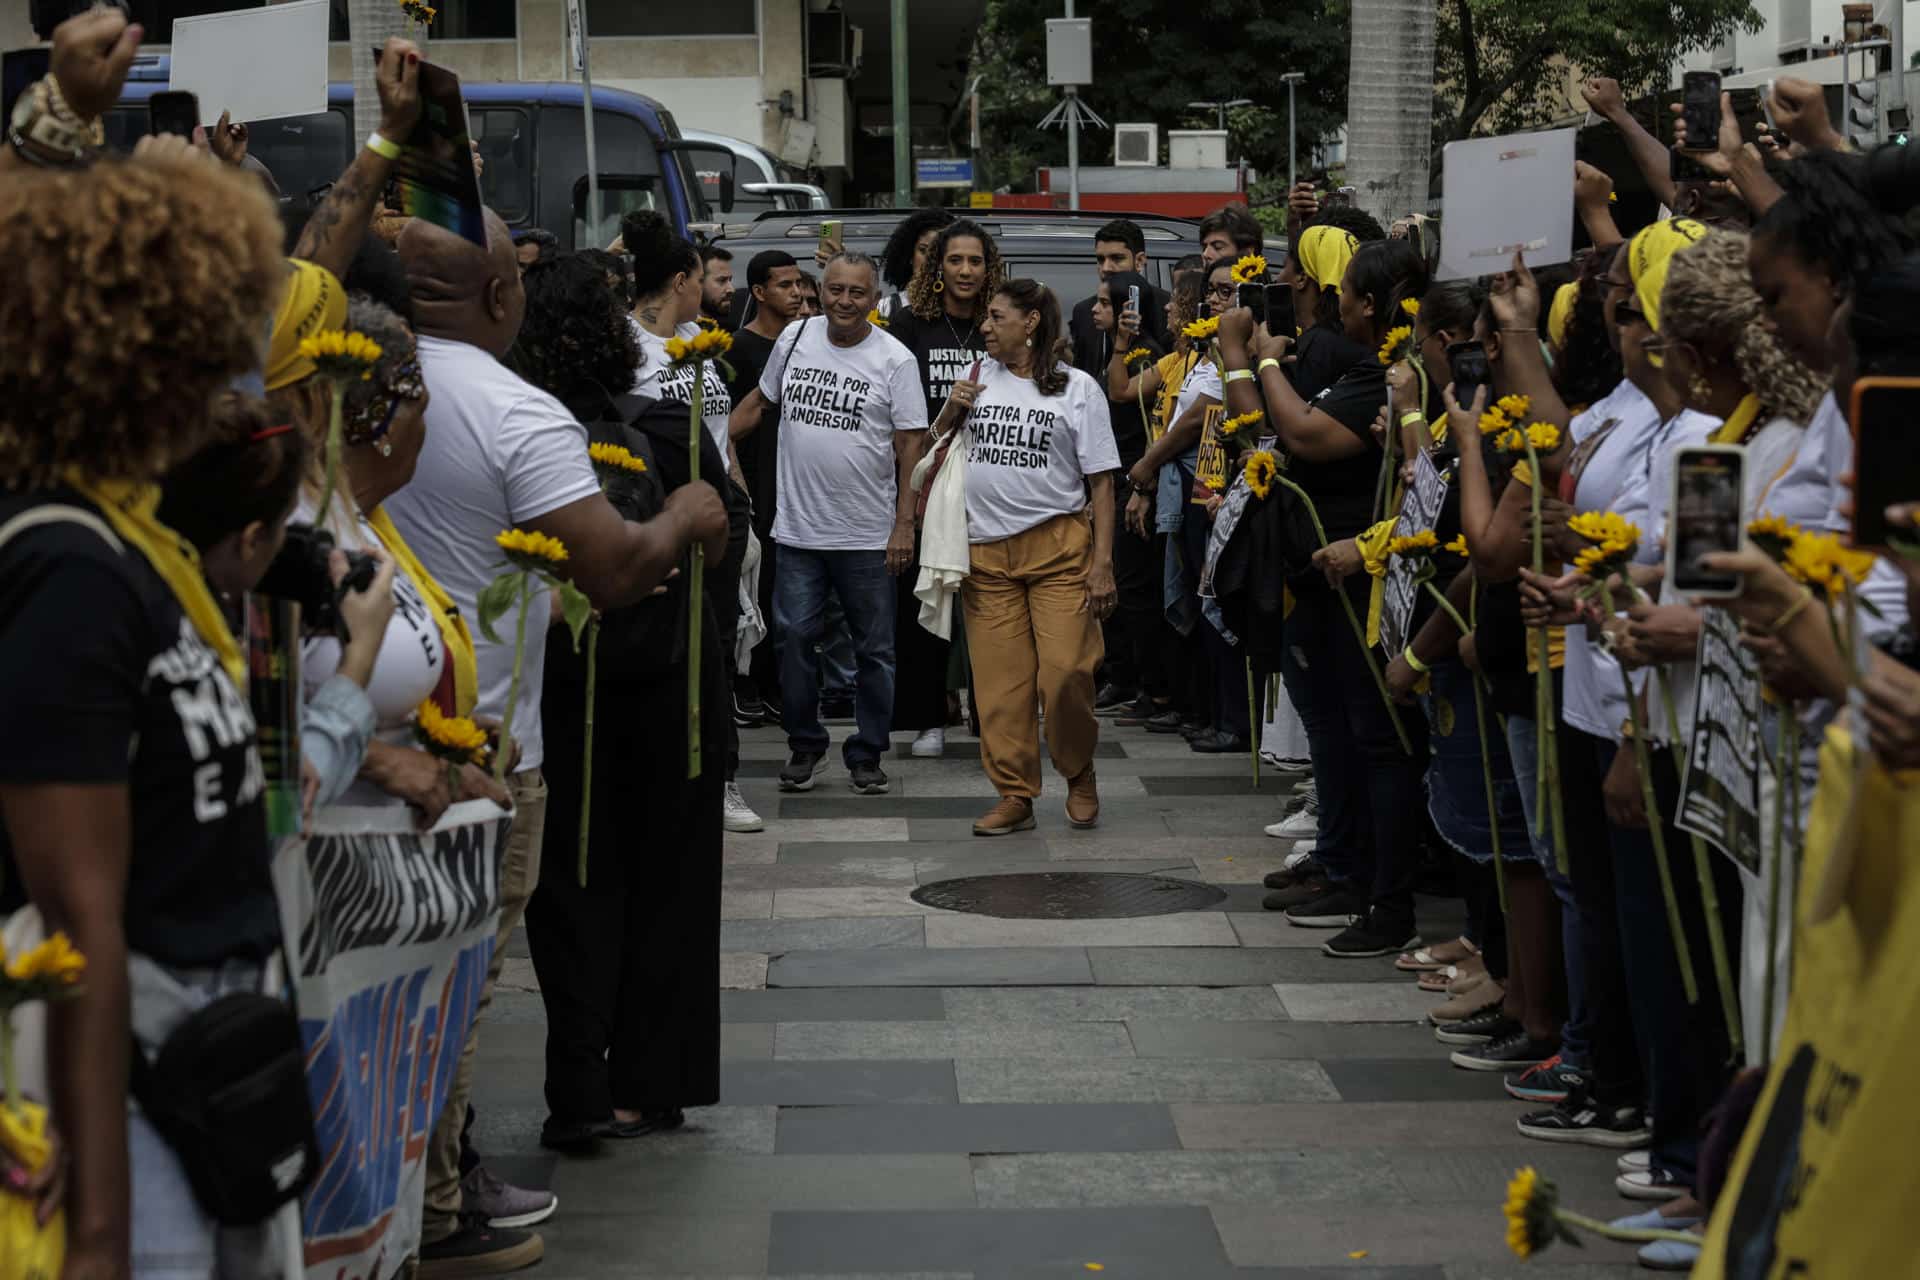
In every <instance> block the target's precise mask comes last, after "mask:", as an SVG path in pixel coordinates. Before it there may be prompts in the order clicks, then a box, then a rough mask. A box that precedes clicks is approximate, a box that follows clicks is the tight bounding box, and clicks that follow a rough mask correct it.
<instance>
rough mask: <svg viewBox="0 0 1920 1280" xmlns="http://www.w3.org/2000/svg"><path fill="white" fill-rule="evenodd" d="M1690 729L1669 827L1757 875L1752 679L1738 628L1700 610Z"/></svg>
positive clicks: (1720, 614) (1756, 686) (1756, 732)
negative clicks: (1677, 800) (1688, 833)
mask: <svg viewBox="0 0 1920 1280" xmlns="http://www.w3.org/2000/svg"><path fill="white" fill-rule="evenodd" d="M1696 662H1697V663H1698V676H1697V678H1696V680H1695V682H1694V695H1693V726H1692V728H1691V729H1690V730H1689V731H1688V733H1687V769H1686V773H1685V775H1684V776H1683V777H1682V778H1681V779H1680V810H1679V813H1678V815H1677V816H1676V817H1675V819H1674V821H1675V823H1676V824H1677V825H1678V826H1679V827H1680V828H1681V829H1682V830H1685V831H1691V832H1692V833H1693V834H1695V835H1697V836H1700V837H1701V838H1703V839H1705V840H1706V841H1707V842H1708V843H1709V844H1711V845H1713V846H1714V847H1715V848H1716V849H1718V850H1720V852H1722V853H1724V854H1726V855H1727V856H1728V857H1729V858H1732V859H1733V860H1734V861H1735V862H1737V863H1739V864H1740V866H1741V867H1742V868H1744V869H1745V870H1746V871H1747V872H1748V873H1750V874H1753V875H1758V874H1759V873H1760V673H1759V670H1758V669H1757V668H1756V667H1755V665H1754V661H1753V655H1752V654H1751V653H1749V652H1748V651H1747V649H1746V648H1745V646H1743V645H1742V644H1741V643H1740V623H1739V621H1738V620H1736V619H1735V618H1734V616H1733V615H1732V614H1731V613H1728V612H1727V611H1726V610H1725V609H1707V610H1705V611H1704V612H1703V620H1702V622H1701V624H1700V652H1699V656H1698V657H1697V659H1696Z"/></svg>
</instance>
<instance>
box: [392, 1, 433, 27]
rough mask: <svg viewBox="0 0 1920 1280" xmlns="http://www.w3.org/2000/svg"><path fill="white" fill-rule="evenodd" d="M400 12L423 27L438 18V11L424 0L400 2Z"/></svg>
mask: <svg viewBox="0 0 1920 1280" xmlns="http://www.w3.org/2000/svg"><path fill="white" fill-rule="evenodd" d="M400 12H401V13H404V14H406V15H407V17H408V18H409V19H411V20H412V21H414V22H417V23H419V24H420V25H421V26H423V27H424V26H427V25H428V24H430V23H431V22H432V21H433V20H434V19H435V18H437V17H439V16H440V11H439V10H438V9H436V8H434V7H433V6H432V5H430V4H427V3H425V0H400Z"/></svg>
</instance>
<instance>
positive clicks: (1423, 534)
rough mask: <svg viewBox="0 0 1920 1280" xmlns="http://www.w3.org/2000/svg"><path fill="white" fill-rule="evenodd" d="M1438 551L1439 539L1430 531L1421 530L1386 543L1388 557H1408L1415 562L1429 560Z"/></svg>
mask: <svg viewBox="0 0 1920 1280" xmlns="http://www.w3.org/2000/svg"><path fill="white" fill-rule="evenodd" d="M1439 549H1440V538H1439V536H1438V535H1436V534H1435V533H1434V531H1433V530H1431V529H1422V530H1420V531H1419V532H1417V533H1409V534H1405V535H1403V536H1401V537H1398V538H1395V539H1393V540H1392V541H1391V542H1389V543H1387V554H1388V555H1390V556H1408V557H1410V558H1412V559H1416V560H1427V559H1431V558H1432V556H1433V553H1434V552H1436V551H1438V550H1439Z"/></svg>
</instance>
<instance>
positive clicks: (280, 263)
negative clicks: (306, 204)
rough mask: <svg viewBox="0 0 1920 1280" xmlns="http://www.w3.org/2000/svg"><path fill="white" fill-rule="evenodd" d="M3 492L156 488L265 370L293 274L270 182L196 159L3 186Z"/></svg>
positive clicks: (113, 166) (16, 180)
mask: <svg viewBox="0 0 1920 1280" xmlns="http://www.w3.org/2000/svg"><path fill="white" fill-rule="evenodd" d="M0 261H5V262H8V263H11V264H12V265H11V266H10V267H9V268H8V281H7V287H6V288H5V289H0V333H4V334H6V335H7V337H6V340H5V341H4V342H0V485H4V486H5V487H7V488H9V489H15V490H38V489H47V488H52V487H54V486H55V485H57V484H59V483H60V478H61V474H62V473H63V472H64V471H65V470H66V469H67V468H69V467H77V468H79V469H80V470H81V471H82V472H83V473H84V474H85V475H87V476H88V477H89V478H91V479H94V480H131V481H136V482H144V481H150V480H153V479H155V478H157V477H158V476H159V475H160V474H161V473H162V472H164V471H165V470H166V469H167V467H168V465H169V464H170V463H171V462H172V461H173V460H174V459H175V458H179V457H184V456H186V455H187V454H189V453H192V452H193V451H194V450H195V449H197V448H198V447H199V445H200V444H201V442H202V440H203V438H204V437H205V434H206V431H207V429H208V426H207V424H208V419H209V403H210V401H211V400H212V398H213V395H214V393H215V392H217V391H219V390H221V389H222V388H223V387H225V386H226V384H227V383H229V382H230V381H232V380H233V379H234V378H235V377H236V376H238V375H240V374H243V373H246V372H248V371H249V370H254V369H258V368H259V367H260V362H261V355H262V352H261V336H262V335H263V334H264V333H265V332H266V328H267V318H268V315H269V313H270V311H271V309H272V307H273V305H274V303H275V302H276V301H277V299H278V297H279V294H280V291H281V289H282V288H283V287H284V285H283V281H284V278H285V274H286V260H285V258H284V257H283V256H282V255H281V252H280V222H279V219H278V217H277V216H276V214H275V212H274V209H273V205H272V203H271V201H269V199H268V198H267V194H266V192H265V191H264V190H263V189H262V188H261V186H260V183H259V181H258V180H256V179H255V178H253V177H252V176H251V175H249V174H246V173H242V172H240V171H237V170H233V169H229V168H227V167H225V166H214V165H209V164H207V163H206V162H205V161H203V160H201V159H199V158H198V157H195V158H193V159H192V160H191V162H189V163H182V164H175V163H152V162H124V163H122V162H113V163H104V164H100V165H96V166H94V167H93V168H91V169H87V170H85V171H82V172H75V173H39V174H34V173H29V174H27V175H25V176H22V175H21V172H20V171H19V170H17V169H16V170H15V171H14V172H13V173H11V174H9V175H8V179H7V181H6V182H5V183H0Z"/></svg>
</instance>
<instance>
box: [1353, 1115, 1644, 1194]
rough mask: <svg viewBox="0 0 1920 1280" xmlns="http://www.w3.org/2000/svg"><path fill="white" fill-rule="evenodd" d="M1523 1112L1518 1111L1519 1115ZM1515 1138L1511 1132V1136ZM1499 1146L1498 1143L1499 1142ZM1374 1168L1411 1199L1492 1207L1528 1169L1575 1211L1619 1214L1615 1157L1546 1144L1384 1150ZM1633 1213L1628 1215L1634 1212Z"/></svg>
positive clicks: (1375, 1157) (1609, 1153)
mask: <svg viewBox="0 0 1920 1280" xmlns="http://www.w3.org/2000/svg"><path fill="white" fill-rule="evenodd" d="M1522 1111H1523V1109H1522V1108H1519V1107H1516V1108H1515V1109H1514V1112H1515V1115H1516V1116H1517V1115H1519V1114H1521V1113H1522ZM1509 1132H1511V1130H1509ZM1496 1141H1497V1139H1496ZM1373 1155H1374V1165H1375V1167H1376V1168H1378V1169H1379V1170H1380V1171H1381V1172H1382V1174H1384V1175H1386V1176H1389V1177H1391V1178H1393V1179H1394V1180H1395V1181H1397V1182H1399V1183H1400V1184H1401V1185H1402V1186H1404V1187H1405V1188H1406V1195H1407V1199H1408V1200H1409V1201H1412V1202H1418V1203H1425V1204H1444V1203H1455V1202H1457V1203H1487V1202H1488V1197H1490V1196H1491V1197H1492V1198H1493V1200H1494V1201H1499V1200H1501V1199H1504V1198H1505V1195H1506V1186H1507V1180H1508V1179H1509V1178H1511V1177H1512V1176H1513V1171H1514V1170H1515V1169H1516V1168H1518V1167H1519V1166H1521V1165H1523V1164H1529V1165H1532V1166H1533V1167H1534V1168H1536V1169H1538V1170H1539V1171H1540V1176H1541V1177H1543V1178H1551V1179H1553V1181H1554V1182H1555V1183H1556V1184H1557V1185H1558V1186H1559V1188H1560V1198H1561V1201H1562V1202H1563V1203H1564V1204H1566V1206H1567V1207H1568V1208H1570V1209H1581V1208H1583V1207H1585V1208H1587V1209H1589V1210H1591V1209H1593V1208H1594V1207H1595V1206H1596V1205H1598V1206H1603V1207H1602V1208H1600V1210H1599V1211H1600V1212H1602V1213H1613V1212H1614V1208H1615V1206H1617V1205H1618V1204H1619V1203H1620V1197H1619V1193H1618V1192H1617V1191H1616V1190H1615V1189H1614V1185H1613V1179H1614V1176H1615V1173H1616V1170H1615V1167H1614V1161H1615V1158H1616V1157H1617V1156H1618V1155H1619V1153H1618V1152H1614V1151H1601V1150H1596V1149H1594V1148H1591V1147H1580V1146H1570V1145H1565V1144H1555V1143H1546V1142H1529V1143H1528V1144H1527V1150H1525V1151H1524V1152H1516V1151H1514V1150H1513V1148H1512V1145H1511V1144H1505V1145H1488V1144H1486V1143H1484V1142H1482V1143H1477V1144H1475V1145H1472V1146H1457V1147H1443V1148H1439V1149H1436V1150H1431V1151H1413V1150H1405V1149H1394V1148H1380V1149H1378V1150H1376V1151H1375V1152H1374V1153H1373ZM1631 1211H1632V1210H1631V1208H1629V1209H1627V1210H1624V1211H1622V1212H1631Z"/></svg>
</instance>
